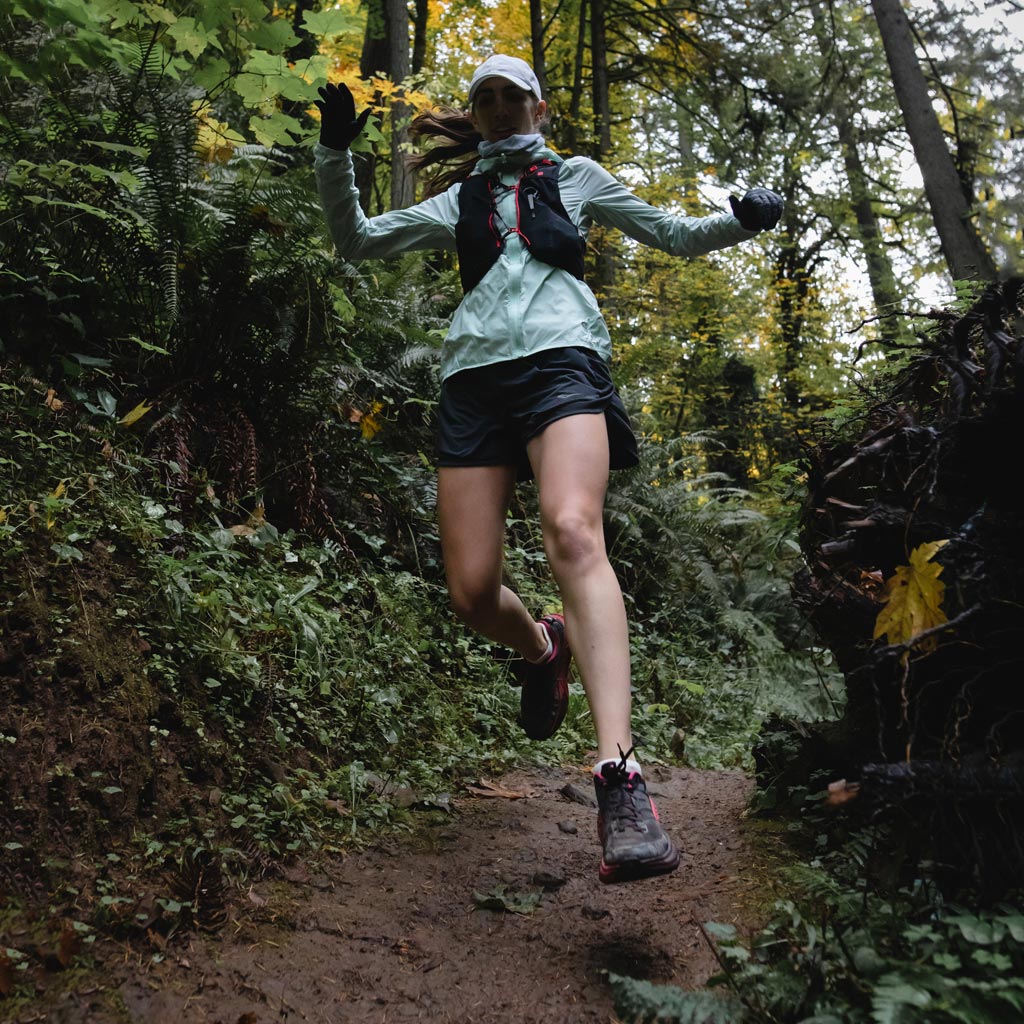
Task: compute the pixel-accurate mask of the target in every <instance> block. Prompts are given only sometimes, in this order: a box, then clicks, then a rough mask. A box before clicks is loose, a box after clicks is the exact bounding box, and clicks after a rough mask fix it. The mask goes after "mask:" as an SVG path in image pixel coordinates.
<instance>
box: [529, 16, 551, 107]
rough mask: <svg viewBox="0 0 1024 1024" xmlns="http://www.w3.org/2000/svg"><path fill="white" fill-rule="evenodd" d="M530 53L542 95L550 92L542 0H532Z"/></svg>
mask: <svg viewBox="0 0 1024 1024" xmlns="http://www.w3.org/2000/svg"><path fill="white" fill-rule="evenodd" d="M530 53H531V54H532V56H533V73H534V74H535V75H536V76H537V81H538V82H539V83H540V91H541V95H543V96H546V95H547V93H548V80H547V79H548V73H547V61H546V60H545V54H544V11H543V10H542V9H541V6H540V0H530Z"/></svg>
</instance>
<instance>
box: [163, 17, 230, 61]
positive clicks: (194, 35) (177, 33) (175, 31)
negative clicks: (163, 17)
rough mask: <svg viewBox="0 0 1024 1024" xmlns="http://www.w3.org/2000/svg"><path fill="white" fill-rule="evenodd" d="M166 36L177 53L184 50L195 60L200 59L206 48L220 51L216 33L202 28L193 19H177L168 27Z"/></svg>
mask: <svg viewBox="0 0 1024 1024" xmlns="http://www.w3.org/2000/svg"><path fill="white" fill-rule="evenodd" d="M167 34H168V35H169V36H170V37H171V38H172V39H173V40H174V44H175V48H176V49H177V50H178V51H181V50H184V51H186V52H187V53H190V54H191V55H192V56H193V57H196V58H198V57H200V56H201V55H202V54H203V52H204V51H205V50H206V48H207V47H208V46H213V47H216V48H217V49H218V50H220V49H222V47H221V45H220V40H219V39H218V38H217V33H216V32H215V31H209V30H206V29H204V28H202V26H200V25H199V24H198V23H197V22H196V19H195V18H178V20H177V21H176V22H175V23H174V24H173V25H170V26H169V27H168V29H167Z"/></svg>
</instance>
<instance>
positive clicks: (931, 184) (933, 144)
mask: <svg viewBox="0 0 1024 1024" xmlns="http://www.w3.org/2000/svg"><path fill="white" fill-rule="evenodd" d="M871 7H872V10H873V11H874V14H875V20H876V21H877V22H878V30H879V33H880V34H881V37H882V45H883V46H884V48H885V56H886V59H887V60H888V62H889V71H890V74H891V76H892V84H893V89H894V90H895V92H896V99H897V102H898V103H899V105H900V110H901V111H902V112H903V120H904V123H905V125H906V128H907V134H908V135H909V136H910V143H911V145H912V146H913V148H914V155H915V156H916V157H917V164H918V167H919V168H920V170H921V177H922V179H923V180H924V191H925V195H926V197H927V199H928V206H929V208H930V210H931V214H932V219H933V220H934V221H935V229H936V231H937V232H938V234H939V243H940V245H941V246H942V254H943V256H944V257H945V260H946V265H947V266H948V267H949V272H950V274H951V275H952V276H953V279H954V280H956V281H963V280H970V279H975V278H981V279H983V280H992V279H993V278H994V277H995V275H996V269H995V265H994V263H993V262H992V258H991V256H989V254H988V252H987V250H986V249H985V246H984V244H983V243H982V241H981V239H980V238H979V237H978V232H977V230H976V229H975V226H974V224H973V222H972V221H971V210H970V206H969V204H968V202H967V199H966V197H965V196H964V193H963V189H962V188H961V181H960V177H959V175H958V174H957V170H956V166H955V164H954V162H953V158H952V156H951V155H950V152H949V149H948V148H947V146H946V141H945V138H944V137H943V133H942V126H941V125H940V124H939V119H938V117H937V115H936V113H935V108H934V107H933V105H932V97H931V94H930V93H929V91H928V84H927V82H926V81H925V77H924V73H923V71H922V70H921V65H920V64H919V63H918V60H917V52H916V50H915V48H914V38H913V34H912V32H911V28H910V22H909V20H908V19H907V16H906V14H905V13H904V10H903V7H902V4H901V3H900V0H871Z"/></svg>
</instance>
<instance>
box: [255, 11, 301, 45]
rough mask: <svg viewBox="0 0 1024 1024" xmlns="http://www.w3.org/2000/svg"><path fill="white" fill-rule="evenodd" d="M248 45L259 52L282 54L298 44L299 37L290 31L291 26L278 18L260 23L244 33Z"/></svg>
mask: <svg viewBox="0 0 1024 1024" xmlns="http://www.w3.org/2000/svg"><path fill="white" fill-rule="evenodd" d="M245 35H246V38H247V39H248V41H249V43H250V44H251V45H252V46H254V47H256V48H257V49H260V50H269V51H270V52H271V53H284V52H285V51H286V50H288V49H290V48H291V47H293V46H295V45H296V43H298V42H299V37H298V36H297V35H296V34H295V33H294V32H293V31H292V27H291V25H290V24H289V23H288V22H287V21H283V20H282V19H280V18H274V19H273V20H270V21H262V22H260V24H259V25H256V26H255V27H254V28H252V29H249V30H248V31H247V32H246V33H245Z"/></svg>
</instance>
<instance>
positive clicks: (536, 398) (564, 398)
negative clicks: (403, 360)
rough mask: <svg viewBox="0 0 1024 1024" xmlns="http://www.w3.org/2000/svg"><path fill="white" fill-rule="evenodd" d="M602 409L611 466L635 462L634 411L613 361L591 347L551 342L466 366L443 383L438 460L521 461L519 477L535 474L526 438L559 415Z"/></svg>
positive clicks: (514, 463) (452, 463)
mask: <svg viewBox="0 0 1024 1024" xmlns="http://www.w3.org/2000/svg"><path fill="white" fill-rule="evenodd" d="M598 412H603V413H604V416H605V422H606V424H607V425H608V448H609V453H610V456H611V464H610V468H611V469H626V468H627V467H629V466H635V465H636V464H637V462H638V461H639V457H638V455H637V447H636V438H635V437H634V436H633V430H632V428H631V427H630V424H629V416H628V415H627V414H626V409H625V407H624V406H623V404H622V399H621V398H619V396H618V393H617V392H616V391H615V385H614V384H613V383H612V378H611V374H610V373H609V372H608V365H607V363H605V361H604V360H603V359H602V358H601V357H600V356H599V355H598V354H597V353H596V352H594V351H592V350H591V349H588V348H556V349H547V350H545V351H543V352H537V353H534V354H533V355H530V356H526V357H524V358H522V359H511V360H506V361H504V362H500V363H491V364H490V365H488V366H478V367H473V368H472V369H469V370H460V371H459V372H458V373H455V374H452V376H451V377H449V378H447V380H445V381H444V382H443V384H442V385H441V402H440V408H439V412H438V421H439V422H438V432H437V462H438V465H440V466H514V467H515V468H516V478H517V479H518V480H530V479H532V477H533V470H532V468H531V467H530V460H529V459H528V458H527V455H526V444H527V442H528V441H529V440H531V439H532V438H534V437H536V436H537V435H538V434H539V433H540V432H541V431H542V430H543V429H544V428H545V427H547V426H549V425H550V424H552V423H554V422H555V420H560V419H562V418H563V417H565V416H574V415H576V414H578V413H598Z"/></svg>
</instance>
